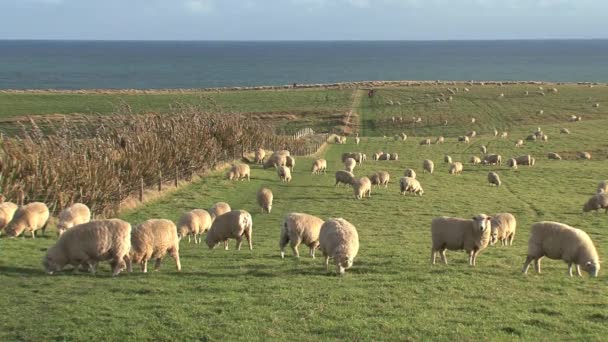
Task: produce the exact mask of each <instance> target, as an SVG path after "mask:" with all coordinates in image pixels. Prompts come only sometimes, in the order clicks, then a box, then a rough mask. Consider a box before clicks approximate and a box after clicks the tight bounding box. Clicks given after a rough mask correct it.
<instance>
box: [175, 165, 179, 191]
mask: <svg viewBox="0 0 608 342" xmlns="http://www.w3.org/2000/svg"><path fill="white" fill-rule="evenodd" d="M178 182H179V169H178V167H177V165H176V166H175V187H176V188H177V183H178Z"/></svg>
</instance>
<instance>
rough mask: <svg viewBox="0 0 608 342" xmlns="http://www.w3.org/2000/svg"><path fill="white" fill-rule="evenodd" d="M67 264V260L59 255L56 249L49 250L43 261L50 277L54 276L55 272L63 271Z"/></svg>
mask: <svg viewBox="0 0 608 342" xmlns="http://www.w3.org/2000/svg"><path fill="white" fill-rule="evenodd" d="M65 264H66V261H65V258H64V257H62V255H60V254H58V253H57V251H56V250H55V249H54V248H51V249H49V250H48V251H47V253H46V255H45V256H44V258H43V259H42V265H43V266H44V271H45V272H46V274H48V275H52V274H53V273H55V272H59V271H61V270H62V269H63V266H65Z"/></svg>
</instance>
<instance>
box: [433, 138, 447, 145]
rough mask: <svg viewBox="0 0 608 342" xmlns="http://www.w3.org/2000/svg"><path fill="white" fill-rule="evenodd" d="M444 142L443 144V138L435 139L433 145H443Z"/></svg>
mask: <svg viewBox="0 0 608 342" xmlns="http://www.w3.org/2000/svg"><path fill="white" fill-rule="evenodd" d="M444 142H445V138H444V137H439V138H437V140H435V144H443V143H444Z"/></svg>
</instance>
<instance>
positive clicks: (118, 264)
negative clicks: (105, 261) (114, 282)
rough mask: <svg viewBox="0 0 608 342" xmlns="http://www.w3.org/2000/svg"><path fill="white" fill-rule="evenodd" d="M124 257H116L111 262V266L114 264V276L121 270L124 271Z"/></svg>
mask: <svg viewBox="0 0 608 342" xmlns="http://www.w3.org/2000/svg"><path fill="white" fill-rule="evenodd" d="M121 260H122V259H119V260H117V259H116V258H114V259H112V262H110V266H112V277H116V276H117V275H118V274H119V273H120V271H122V264H121V262H120V261H121Z"/></svg>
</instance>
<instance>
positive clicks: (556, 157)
mask: <svg viewBox="0 0 608 342" xmlns="http://www.w3.org/2000/svg"><path fill="white" fill-rule="evenodd" d="M547 158H549V159H553V160H562V156H560V155H559V154H557V153H555V152H549V153H547Z"/></svg>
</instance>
